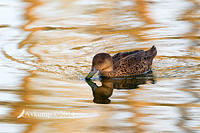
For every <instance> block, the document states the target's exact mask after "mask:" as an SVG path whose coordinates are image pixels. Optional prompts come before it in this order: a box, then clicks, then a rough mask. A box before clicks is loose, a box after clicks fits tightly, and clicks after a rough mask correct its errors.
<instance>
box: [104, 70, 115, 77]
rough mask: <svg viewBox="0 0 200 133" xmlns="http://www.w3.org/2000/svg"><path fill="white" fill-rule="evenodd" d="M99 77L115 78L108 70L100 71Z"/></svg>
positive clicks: (111, 71) (112, 72)
mask: <svg viewBox="0 0 200 133" xmlns="http://www.w3.org/2000/svg"><path fill="white" fill-rule="evenodd" d="M101 75H102V76H105V77H114V76H115V72H114V71H113V70H110V71H102V72H101Z"/></svg>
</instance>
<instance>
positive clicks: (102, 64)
mask: <svg viewBox="0 0 200 133" xmlns="http://www.w3.org/2000/svg"><path fill="white" fill-rule="evenodd" d="M98 71H99V72H100V74H103V73H105V72H110V71H113V61H112V57H111V56H110V55H109V54H107V53H99V54H96V55H95V56H94V58H93V60H92V68H91V71H90V72H89V74H88V75H87V76H86V79H90V78H92V77H93V76H94V74H95V73H97V72H98Z"/></svg>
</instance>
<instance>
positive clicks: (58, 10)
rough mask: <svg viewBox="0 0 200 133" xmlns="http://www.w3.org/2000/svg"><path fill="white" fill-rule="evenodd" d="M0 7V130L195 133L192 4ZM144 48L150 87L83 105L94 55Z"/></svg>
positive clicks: (199, 112) (103, 0) (13, 0)
mask: <svg viewBox="0 0 200 133" xmlns="http://www.w3.org/2000/svg"><path fill="white" fill-rule="evenodd" d="M0 12H1V14H0V50H1V51H0V78H1V79H0V132H2V133H5V132H7V133H39V132H42V133H43V132H48V133H62V132H91V133H93V132H123V133H124V132H130V133H133V132H137V133H143V132H144V133H146V132H148V133H158V132H159V133H161V132H164V133H166V132H170V133H192V132H194V133H197V132H200V89H199V88H200V1H199V0H92V1H91V0H0ZM152 45H155V46H156V47H157V50H158V55H157V57H156V58H155V60H154V62H153V77H154V80H155V81H154V82H155V83H154V84H152V83H150V82H148V81H147V82H146V81H145V83H143V84H139V85H137V87H138V88H137V89H131V88H130V89H119V88H112V89H114V90H111V91H110V93H111V95H109V97H110V98H109V99H110V101H111V102H110V104H96V103H94V102H93V96H94V95H93V94H94V93H93V90H92V89H91V88H90V86H89V85H88V84H87V83H86V82H85V81H84V77H85V76H86V75H87V73H88V72H89V71H90V67H91V61H92V58H93V56H94V55H95V54H96V53H99V52H107V53H110V54H115V53H118V52H125V51H132V50H137V49H144V50H146V49H148V48H150V47H151V46H152ZM131 82H132V81H131ZM90 84H91V83H90ZM96 84H98V85H101V82H100V81H98V79H97V81H96ZM104 89H105V88H104ZM102 90H103V89H102Z"/></svg>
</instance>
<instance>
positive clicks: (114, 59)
mask: <svg viewBox="0 0 200 133" xmlns="http://www.w3.org/2000/svg"><path fill="white" fill-rule="evenodd" d="M141 51H143V50H135V51H131V52H121V53H117V54H115V55H113V56H112V60H113V64H115V63H116V62H118V61H119V60H121V59H122V58H124V57H126V56H129V55H131V54H135V53H137V52H141Z"/></svg>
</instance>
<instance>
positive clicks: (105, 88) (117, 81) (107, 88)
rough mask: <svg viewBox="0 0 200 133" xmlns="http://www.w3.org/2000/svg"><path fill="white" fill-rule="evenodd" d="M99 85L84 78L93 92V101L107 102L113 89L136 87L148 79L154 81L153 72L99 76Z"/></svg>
mask: <svg viewBox="0 0 200 133" xmlns="http://www.w3.org/2000/svg"><path fill="white" fill-rule="evenodd" d="M100 81H101V84H102V85H101V86H98V85H97V84H96V83H95V82H93V81H92V80H91V79H86V82H87V84H88V85H89V86H90V87H91V89H92V92H93V97H94V99H93V102H94V103H98V104H109V103H110V102H111V100H110V99H109V97H110V96H111V95H112V93H113V89H136V88H139V87H138V86H139V85H142V84H146V83H147V81H150V82H151V83H152V84H154V83H155V77H154V75H153V72H152V71H150V72H148V73H147V74H142V75H138V76H131V77H124V78H123V77H122V78H106V77H100Z"/></svg>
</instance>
